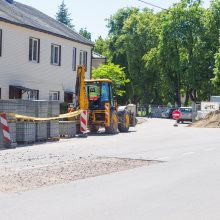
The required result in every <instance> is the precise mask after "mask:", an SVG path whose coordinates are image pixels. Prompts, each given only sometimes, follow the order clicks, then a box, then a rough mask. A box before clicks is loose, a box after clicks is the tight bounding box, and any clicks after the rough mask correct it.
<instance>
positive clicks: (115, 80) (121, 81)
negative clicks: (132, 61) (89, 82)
mask: <svg viewBox="0 0 220 220" xmlns="http://www.w3.org/2000/svg"><path fill="white" fill-rule="evenodd" d="M92 77H93V78H95V79H110V80H112V88H113V93H114V94H115V95H117V96H122V95H123V94H124V93H125V89H124V87H125V85H126V83H128V82H129V80H128V79H126V75H125V73H124V68H121V67H120V66H119V65H114V64H113V63H108V64H102V65H101V66H100V67H98V68H97V69H93V72H92Z"/></svg>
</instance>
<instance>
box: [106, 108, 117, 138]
mask: <svg viewBox="0 0 220 220" xmlns="http://www.w3.org/2000/svg"><path fill="white" fill-rule="evenodd" d="M117 131H118V116H117V113H116V112H115V111H112V112H111V117H110V126H109V127H107V126H106V127H105V132H106V133H107V134H115V133H117Z"/></svg>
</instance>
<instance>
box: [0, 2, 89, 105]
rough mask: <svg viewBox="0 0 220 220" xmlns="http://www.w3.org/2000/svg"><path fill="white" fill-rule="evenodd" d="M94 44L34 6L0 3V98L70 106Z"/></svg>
mask: <svg viewBox="0 0 220 220" xmlns="http://www.w3.org/2000/svg"><path fill="white" fill-rule="evenodd" d="M92 47H93V43H92V42H91V41H89V40H87V39H86V38H84V37H83V36H81V35H79V34H78V33H76V32H75V31H73V30H72V29H70V28H68V27H67V26H65V25H64V24H62V23H60V22H58V21H56V20H55V19H53V18H51V17H49V16H47V15H45V14H43V13H42V12H40V11H38V10H37V9H34V8H32V7H30V6H27V5H24V4H21V3H18V2H14V1H13V0H0V98H1V99H39V100H60V101H61V102H62V101H64V100H65V101H66V102H71V101H72V98H73V93H74V91H75V81H76V68H77V65H81V64H84V65H85V66H86V69H87V70H86V71H87V72H86V78H90V76H91V57H92V56H91V53H92V52H91V51H92Z"/></svg>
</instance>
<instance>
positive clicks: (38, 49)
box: [37, 39, 40, 63]
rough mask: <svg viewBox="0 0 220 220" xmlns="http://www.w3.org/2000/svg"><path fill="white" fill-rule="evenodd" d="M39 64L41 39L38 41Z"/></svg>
mask: <svg viewBox="0 0 220 220" xmlns="http://www.w3.org/2000/svg"><path fill="white" fill-rule="evenodd" d="M37 62H38V63H40V39H38V57H37Z"/></svg>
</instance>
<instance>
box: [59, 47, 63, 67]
mask: <svg viewBox="0 0 220 220" xmlns="http://www.w3.org/2000/svg"><path fill="white" fill-rule="evenodd" d="M59 48H60V50H59V66H61V55H62V54H61V46H59Z"/></svg>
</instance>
